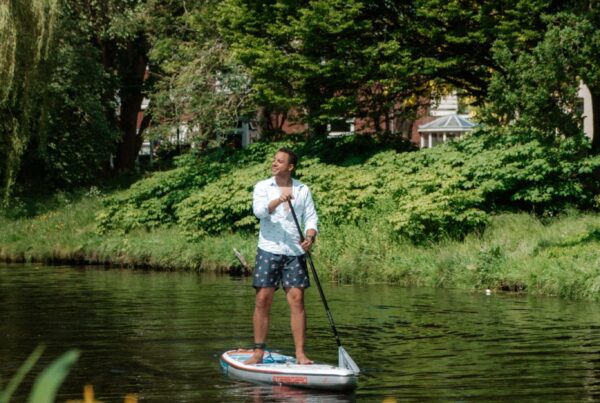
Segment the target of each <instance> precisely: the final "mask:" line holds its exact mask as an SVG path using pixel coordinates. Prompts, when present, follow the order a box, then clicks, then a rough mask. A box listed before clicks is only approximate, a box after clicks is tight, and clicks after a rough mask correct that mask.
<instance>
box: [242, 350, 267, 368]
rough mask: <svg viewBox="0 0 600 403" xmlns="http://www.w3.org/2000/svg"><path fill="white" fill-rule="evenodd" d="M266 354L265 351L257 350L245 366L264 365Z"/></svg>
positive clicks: (245, 362)
mask: <svg viewBox="0 0 600 403" xmlns="http://www.w3.org/2000/svg"><path fill="white" fill-rule="evenodd" d="M264 354H265V352H264V350H255V351H254V354H252V357H250V358H248V359H247V360H246V361H244V364H246V365H252V364H262V362H263V355H264Z"/></svg>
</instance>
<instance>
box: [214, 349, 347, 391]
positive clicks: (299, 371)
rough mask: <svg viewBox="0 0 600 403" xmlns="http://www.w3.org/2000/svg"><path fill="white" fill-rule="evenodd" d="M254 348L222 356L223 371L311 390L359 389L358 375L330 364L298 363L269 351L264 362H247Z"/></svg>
mask: <svg viewBox="0 0 600 403" xmlns="http://www.w3.org/2000/svg"><path fill="white" fill-rule="evenodd" d="M251 356H252V350H231V351H226V352H224V353H223V354H222V355H221V370H222V371H223V373H224V374H226V375H227V376H230V377H232V378H236V379H241V380H244V381H249V382H254V383H264V384H272V385H286V386H297V387H303V388H310V389H325V390H349V389H354V388H356V381H357V379H356V378H357V377H356V375H355V374H354V373H353V372H352V371H350V370H349V369H346V368H340V367H334V366H332V365H328V364H310V365H301V364H296V359H295V358H294V357H289V356H287V355H283V354H279V353H276V352H274V351H265V355H264V357H263V362H262V363H261V364H244V361H247V360H248V359H249V358H250V357H251Z"/></svg>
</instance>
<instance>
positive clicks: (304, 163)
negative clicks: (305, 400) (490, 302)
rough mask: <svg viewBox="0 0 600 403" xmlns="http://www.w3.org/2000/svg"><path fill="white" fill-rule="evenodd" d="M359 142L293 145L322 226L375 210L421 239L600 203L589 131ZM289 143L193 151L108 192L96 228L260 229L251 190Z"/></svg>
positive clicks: (196, 232)
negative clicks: (499, 216)
mask: <svg viewBox="0 0 600 403" xmlns="http://www.w3.org/2000/svg"><path fill="white" fill-rule="evenodd" d="M353 141H356V142H359V143H360V144H363V143H364V142H365V141H366V140H364V139H363V138H361V137H359V138H357V139H355V140H353V139H341V140H327V141H320V142H316V143H308V144H303V143H296V144H293V145H292V147H293V148H295V149H296V150H298V152H299V154H300V155H301V161H300V164H299V168H298V170H297V172H296V175H297V177H298V178H299V179H300V180H302V181H303V182H305V183H307V184H308V185H309V186H310V188H311V190H312V193H313V196H314V199H315V202H316V204H317V210H318V212H319V216H320V220H321V221H322V222H323V223H324V224H326V225H340V224H346V223H347V224H352V223H358V222H361V221H363V220H365V219H366V218H367V217H372V216H377V217H378V218H382V219H384V220H386V222H387V223H388V224H390V225H391V228H392V229H393V231H394V232H395V233H396V234H397V235H398V236H401V237H406V238H408V239H411V240H412V241H415V242H424V241H434V240H437V239H440V238H442V237H451V238H460V237H462V236H464V235H465V234H467V233H469V232H472V231H474V230H478V229H482V228H483V227H484V226H485V225H486V224H487V223H488V221H489V213H492V212H497V211H503V210H515V211H517V210H524V211H530V212H535V213H537V214H539V215H553V214H555V213H557V212H559V211H562V210H564V209H567V208H570V207H577V208H590V207H593V206H594V203H596V204H597V201H595V200H594V195H595V194H597V193H598V189H599V186H598V173H599V172H600V157H598V156H597V157H589V156H588V151H589V143H588V142H587V140H586V139H584V138H583V137H573V138H560V137H558V138H557V137H552V138H548V137H544V136H542V135H540V134H538V133H535V132H524V131H523V129H518V128H514V127H508V128H505V129H494V131H493V132H492V131H490V130H488V129H484V130H480V131H479V132H478V133H474V134H472V135H469V136H466V137H465V138H464V139H462V140H460V141H454V142H450V143H448V144H446V145H440V146H437V147H434V148H432V149H424V150H421V151H419V152H411V153H397V152H396V151H395V150H387V151H382V150H381V145H379V144H370V145H369V146H368V147H367V149H366V150H365V151H364V152H363V151H360V147H357V146H356V144H353V143H352V142H353ZM282 145H284V144H283V143H270V144H267V143H258V144H254V145H252V146H251V147H249V148H248V149H245V150H241V151H230V150H221V151H213V152H211V153H208V154H206V155H201V156H193V155H192V156H187V157H185V158H183V159H181V160H180V162H179V163H180V167H178V168H176V169H174V170H172V171H168V172H162V173H157V174H155V175H153V176H152V177H150V178H148V179H145V180H143V181H140V182H138V183H136V184H135V185H134V186H132V187H131V188H130V189H129V190H127V191H125V192H123V193H120V194H118V195H116V196H113V197H111V198H110V199H108V200H107V203H106V205H107V207H106V208H105V209H104V210H103V211H102V212H101V213H100V214H99V215H98V218H99V226H100V228H101V229H102V230H113V229H117V230H122V231H128V230H130V229H132V228H135V227H144V228H151V227H155V226H160V225H169V224H172V223H178V224H179V225H180V226H182V227H183V228H185V230H186V232H188V234H190V235H193V236H195V237H198V236H205V235H209V234H218V233H221V232H224V231H240V230H242V231H243V230H254V229H255V228H256V225H257V220H256V218H255V217H254V216H253V215H252V208H251V204H252V189H253V186H254V184H255V183H256V182H257V181H258V180H260V179H264V178H266V177H268V175H269V165H268V164H269V162H270V159H271V156H272V155H273V154H274V152H275V151H276V150H277V149H278V148H279V147H281V146H282ZM285 145H289V144H285Z"/></svg>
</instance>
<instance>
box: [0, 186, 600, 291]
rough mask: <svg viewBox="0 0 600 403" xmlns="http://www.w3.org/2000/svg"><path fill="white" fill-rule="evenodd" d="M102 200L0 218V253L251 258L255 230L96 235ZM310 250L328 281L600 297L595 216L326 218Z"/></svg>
mask: <svg viewBox="0 0 600 403" xmlns="http://www.w3.org/2000/svg"><path fill="white" fill-rule="evenodd" d="M101 208H102V201H101V198H100V197H98V198H91V197H89V198H83V199H81V200H78V201H75V202H71V203H69V204H68V205H65V206H62V207H59V208H56V209H53V210H51V211H48V212H46V213H44V214H40V215H37V216H35V217H31V218H20V219H9V218H6V217H0V227H2V228H4V230H3V231H2V232H1V233H0V261H2V262H5V263H41V264H52V265H62V264H71V265H96V266H104V267H116V268H135V269H145V270H169V271H175V270H182V271H214V272H220V273H242V272H243V268H242V265H241V264H240V262H239V261H238V259H237V258H236V256H235V254H234V252H233V248H236V249H238V250H239V251H240V252H241V254H242V255H243V256H244V258H245V259H246V261H247V262H248V263H249V264H250V266H251V265H252V263H253V261H254V255H255V252H256V234H254V233H224V234H221V235H219V236H212V237H205V238H201V239H192V238H190V237H189V236H188V235H186V233H185V231H184V230H183V229H182V228H179V227H177V226H171V227H160V228H156V229H153V230H144V229H136V230H134V231H131V232H129V233H117V232H109V233H104V234H101V233H99V232H98V231H97V228H96V221H95V215H96V213H97V212H98V211H100V210H101ZM313 258H314V260H315V262H316V265H317V270H318V271H319V274H320V277H321V278H322V280H324V281H334V282H339V283H357V284H367V283H388V284H397V285H400V286H407V287H412V286H417V287H421V286H422V287H439V288H455V289H465V290H485V289H490V290H506V291H519V292H527V293H530V294H533V295H556V296H561V297H565V298H570V299H587V300H600V297H599V296H600V215H599V214H596V213H582V212H578V211H572V212H570V213H567V214H564V215H562V216H560V217H554V218H549V219H545V220H541V219H539V218H537V217H535V216H532V215H529V214H525V213H504V214H499V215H495V216H492V217H491V222H490V224H489V225H488V227H487V228H486V229H485V230H484V231H483V232H481V233H472V234H469V235H468V236H466V237H465V238H464V239H462V240H455V239H446V240H442V241H439V242H436V243H430V244H426V245H415V244H412V243H410V242H408V241H406V240H402V239H399V238H397V237H396V238H395V237H394V236H393V231H391V229H390V228H388V227H386V224H385V222H383V221H381V222H372V221H365V222H363V223H359V224H352V225H345V226H335V227H330V226H327V225H323V226H322V228H321V233H320V234H319V237H318V239H317V243H316V245H315V249H314V250H313Z"/></svg>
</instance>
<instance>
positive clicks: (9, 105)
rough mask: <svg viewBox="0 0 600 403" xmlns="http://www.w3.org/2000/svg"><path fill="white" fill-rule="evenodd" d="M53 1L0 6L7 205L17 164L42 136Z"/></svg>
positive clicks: (0, 157)
mask: <svg viewBox="0 0 600 403" xmlns="http://www.w3.org/2000/svg"><path fill="white" fill-rule="evenodd" d="M58 6H59V5H58V0H30V1H21V0H0V82H1V83H2V85H1V86H0V120H2V122H3V123H2V124H1V125H0V179H1V180H2V187H3V188H2V204H3V205H6V204H8V202H9V199H10V197H11V194H12V192H13V189H14V186H15V184H16V178H17V175H18V172H19V168H20V165H21V158H22V156H23V154H24V152H25V151H26V149H27V145H28V143H29V141H30V139H31V137H32V136H34V135H38V136H39V135H41V133H40V131H41V130H42V129H43V124H41V122H40V120H41V117H42V116H44V110H43V109H44V104H45V102H44V99H43V94H44V92H45V91H44V86H45V83H46V82H48V81H49V77H48V74H49V69H48V66H46V62H47V60H48V56H49V54H50V52H51V51H52V43H53V42H52V38H53V31H54V28H55V26H56V20H57V18H58V8H59V7H58Z"/></svg>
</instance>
